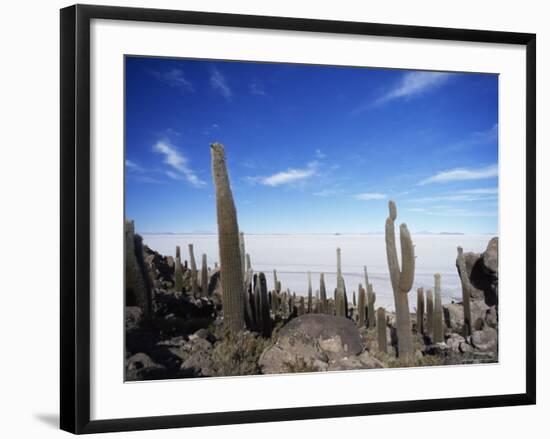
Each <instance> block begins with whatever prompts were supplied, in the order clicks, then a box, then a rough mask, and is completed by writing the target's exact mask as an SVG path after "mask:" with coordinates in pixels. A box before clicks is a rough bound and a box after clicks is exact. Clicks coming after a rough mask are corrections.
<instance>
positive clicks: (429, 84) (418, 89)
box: [376, 72, 450, 104]
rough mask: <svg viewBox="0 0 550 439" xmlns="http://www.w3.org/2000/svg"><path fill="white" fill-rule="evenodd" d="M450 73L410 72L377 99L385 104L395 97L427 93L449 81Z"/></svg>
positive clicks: (379, 102)
mask: <svg viewBox="0 0 550 439" xmlns="http://www.w3.org/2000/svg"><path fill="white" fill-rule="evenodd" d="M449 77H450V75H449V73H442V72H409V73H405V74H404V75H403V77H402V78H401V81H400V82H399V83H398V84H397V85H396V86H395V87H394V88H393V89H392V90H390V91H389V92H387V93H386V94H385V95H383V96H381V97H380V98H378V99H377V101H376V103H377V104H383V103H386V102H389V101H393V100H394V99H400V98H408V97H412V96H417V95H420V94H422V93H425V92H426V91H428V90H432V89H434V88H436V87H439V86H440V85H442V84H444V83H445V82H447V80H448V79H449Z"/></svg>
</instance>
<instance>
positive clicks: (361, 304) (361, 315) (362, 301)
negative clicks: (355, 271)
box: [357, 284, 367, 328]
mask: <svg viewBox="0 0 550 439" xmlns="http://www.w3.org/2000/svg"><path fill="white" fill-rule="evenodd" d="M357 291H359V301H358V303H357V308H358V311H357V312H358V314H357V316H358V318H357V326H358V327H359V328H362V327H363V326H365V308H366V306H367V304H366V297H365V289H364V288H363V286H362V285H361V284H359V287H358V289H357Z"/></svg>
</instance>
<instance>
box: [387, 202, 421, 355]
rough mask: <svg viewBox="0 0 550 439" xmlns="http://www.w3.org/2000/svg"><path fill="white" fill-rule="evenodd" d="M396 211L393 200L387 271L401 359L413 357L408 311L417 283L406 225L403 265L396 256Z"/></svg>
mask: <svg viewBox="0 0 550 439" xmlns="http://www.w3.org/2000/svg"><path fill="white" fill-rule="evenodd" d="M396 218H397V208H396V206H395V203H394V202H393V201H390V202H389V216H388V219H387V220H386V253H387V258H388V268H389V272H390V279H391V284H392V288H393V297H394V301H395V320H396V326H397V347H398V354H399V356H400V357H408V356H409V357H410V356H412V355H413V344H412V332H411V315H410V312H409V299H408V292H409V291H410V289H411V287H412V284H413V281H414V263H415V261H414V246H413V243H412V239H411V235H410V233H409V229H408V228H407V225H406V224H404V223H403V224H401V226H400V228H399V234H400V239H401V263H402V269H400V268H399V259H398V257H397V248H396V245H395V225H394V222H395V219H396Z"/></svg>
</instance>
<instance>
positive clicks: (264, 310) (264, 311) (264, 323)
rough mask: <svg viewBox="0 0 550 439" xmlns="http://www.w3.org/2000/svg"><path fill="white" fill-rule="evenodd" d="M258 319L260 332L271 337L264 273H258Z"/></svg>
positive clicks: (266, 336)
mask: <svg viewBox="0 0 550 439" xmlns="http://www.w3.org/2000/svg"><path fill="white" fill-rule="evenodd" d="M259 281H260V321H261V333H262V336H263V337H265V338H269V337H271V316H270V314H269V300H268V297H267V282H266V280H265V275H264V274H263V273H260V276H259Z"/></svg>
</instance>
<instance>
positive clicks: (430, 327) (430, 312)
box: [424, 290, 434, 339]
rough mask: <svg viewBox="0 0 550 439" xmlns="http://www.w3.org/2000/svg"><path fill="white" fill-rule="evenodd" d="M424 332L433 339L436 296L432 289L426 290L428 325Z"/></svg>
mask: <svg viewBox="0 0 550 439" xmlns="http://www.w3.org/2000/svg"><path fill="white" fill-rule="evenodd" d="M424 333H425V334H426V335H427V336H428V337H430V339H433V336H434V296H433V293H432V290H428V291H426V327H425V328H424Z"/></svg>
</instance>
